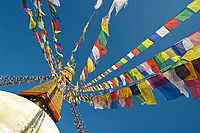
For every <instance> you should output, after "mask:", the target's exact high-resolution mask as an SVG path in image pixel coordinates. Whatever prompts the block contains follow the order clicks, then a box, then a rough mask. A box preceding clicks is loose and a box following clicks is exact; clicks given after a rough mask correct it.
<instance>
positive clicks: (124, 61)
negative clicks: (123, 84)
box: [120, 58, 128, 64]
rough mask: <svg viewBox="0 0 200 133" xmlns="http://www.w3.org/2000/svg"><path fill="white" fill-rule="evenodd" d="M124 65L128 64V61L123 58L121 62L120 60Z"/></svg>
mask: <svg viewBox="0 0 200 133" xmlns="http://www.w3.org/2000/svg"><path fill="white" fill-rule="evenodd" d="M120 61H121V62H122V63H124V64H125V63H126V62H128V61H127V60H126V59H124V58H122V59H121V60H120Z"/></svg>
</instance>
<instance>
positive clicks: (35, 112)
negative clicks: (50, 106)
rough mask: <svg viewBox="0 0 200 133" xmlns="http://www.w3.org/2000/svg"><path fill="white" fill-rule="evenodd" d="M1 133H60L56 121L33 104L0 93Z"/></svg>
mask: <svg viewBox="0 0 200 133" xmlns="http://www.w3.org/2000/svg"><path fill="white" fill-rule="evenodd" d="M0 133H60V132H59V130H58V128H57V126H56V125H55V123H54V121H53V120H52V119H51V118H50V117H49V116H48V114H47V113H46V112H44V111H43V110H42V109H41V108H40V107H38V106H37V105H36V104H34V103H33V102H31V101H29V100H27V99H25V98H23V97H21V96H18V95H15V94H12V93H8V92H4V91H0Z"/></svg>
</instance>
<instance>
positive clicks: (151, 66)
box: [85, 30, 200, 96]
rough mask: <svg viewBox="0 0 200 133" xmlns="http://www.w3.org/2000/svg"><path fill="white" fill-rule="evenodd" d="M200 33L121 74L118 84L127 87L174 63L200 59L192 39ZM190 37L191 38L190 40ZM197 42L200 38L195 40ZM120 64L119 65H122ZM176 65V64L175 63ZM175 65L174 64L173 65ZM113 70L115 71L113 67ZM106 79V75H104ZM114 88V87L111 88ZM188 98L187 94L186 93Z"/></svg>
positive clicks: (98, 78)
mask: <svg viewBox="0 0 200 133" xmlns="http://www.w3.org/2000/svg"><path fill="white" fill-rule="evenodd" d="M197 33H199V30H197V31H196V32H194V33H193V34H191V35H190V36H188V37H186V38H184V39H183V40H181V41H179V42H178V43H176V44H174V45H172V46H171V47H169V48H168V49H166V50H164V51H162V52H160V53H158V54H157V55H155V56H154V57H153V58H151V59H149V60H148V61H146V62H144V63H142V64H140V65H138V66H136V67H135V68H133V69H131V70H129V71H127V72H125V73H123V74H121V75H120V76H117V80H118V82H120V83H121V84H123V85H126V84H127V83H128V84H130V83H133V82H136V81H139V80H142V79H144V78H146V77H148V76H152V75H155V74H156V73H160V72H162V71H164V70H165V69H168V67H169V66H170V65H171V64H172V63H173V62H179V60H180V59H181V57H182V59H184V60H185V61H187V60H188V61H191V60H194V59H196V58H199V57H200V55H199V53H198V51H199V50H200V49H199V47H200V46H199V45H198V44H196V45H195V44H193V43H192V41H191V40H190V38H191V37H192V38H195V37H193V36H196V34H197ZM189 37H190V38H189ZM195 39H196V41H198V39H199V40H200V38H195ZM120 62H121V63H122V62H124V61H123V60H121V61H120ZM120 62H118V63H117V64H121V63H120ZM175 64H176V63H175ZM173 65H174V64H173ZM114 66H115V68H117V67H118V65H114ZM112 68H113V69H112V70H115V69H114V67H113V66H112ZM103 76H104V77H105V76H106V75H105V74H103ZM103 76H99V77H97V78H96V80H93V82H89V83H88V84H87V85H86V86H85V87H86V88H87V87H88V86H90V85H92V84H93V83H95V82H97V81H98V80H101V79H102V78H103ZM111 88H112V86H111ZM185 95H186V96H187V94H186V93H185Z"/></svg>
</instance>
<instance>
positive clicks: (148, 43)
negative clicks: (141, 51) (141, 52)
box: [142, 38, 153, 48]
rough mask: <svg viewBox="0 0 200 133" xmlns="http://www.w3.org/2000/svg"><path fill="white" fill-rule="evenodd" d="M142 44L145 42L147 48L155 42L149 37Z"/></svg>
mask: <svg viewBox="0 0 200 133" xmlns="http://www.w3.org/2000/svg"><path fill="white" fill-rule="evenodd" d="M142 44H143V45H144V46H145V47H146V48H148V47H149V46H151V45H152V44H153V42H152V41H151V40H149V39H148V38H147V39H146V40H145V41H144V42H142Z"/></svg>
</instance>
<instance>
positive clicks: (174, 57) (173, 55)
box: [162, 48, 180, 62]
mask: <svg viewBox="0 0 200 133" xmlns="http://www.w3.org/2000/svg"><path fill="white" fill-rule="evenodd" d="M164 52H165V54H167V56H168V57H166V58H170V59H171V60H173V61H174V62H177V61H178V60H180V56H178V55H176V53H175V52H174V51H173V50H172V48H168V49H167V50H165V51H164ZM162 56H163V58H164V57H165V56H164V55H162Z"/></svg>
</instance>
